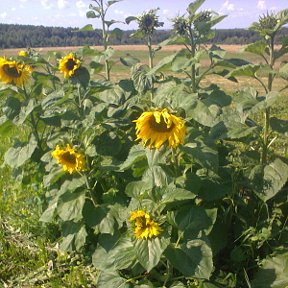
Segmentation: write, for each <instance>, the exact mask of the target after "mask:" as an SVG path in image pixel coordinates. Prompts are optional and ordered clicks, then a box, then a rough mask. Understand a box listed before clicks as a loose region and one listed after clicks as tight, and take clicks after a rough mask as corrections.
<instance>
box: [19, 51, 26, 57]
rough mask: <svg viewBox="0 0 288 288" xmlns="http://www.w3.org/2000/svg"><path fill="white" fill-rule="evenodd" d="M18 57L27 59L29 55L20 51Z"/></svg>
mask: <svg viewBox="0 0 288 288" xmlns="http://www.w3.org/2000/svg"><path fill="white" fill-rule="evenodd" d="M18 56H20V57H27V56H28V54H27V52H26V51H25V50H20V51H19V52H18Z"/></svg>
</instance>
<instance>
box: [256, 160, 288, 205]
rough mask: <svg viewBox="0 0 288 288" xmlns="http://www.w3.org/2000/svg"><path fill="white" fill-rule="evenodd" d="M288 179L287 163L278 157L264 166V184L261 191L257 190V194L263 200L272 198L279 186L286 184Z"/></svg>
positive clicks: (279, 188)
mask: <svg viewBox="0 0 288 288" xmlns="http://www.w3.org/2000/svg"><path fill="white" fill-rule="evenodd" d="M287 179H288V165H287V164H285V163H284V162H283V161H281V160H280V159H275V160H274V161H273V162H272V163H270V164H269V165H266V166H265V168H264V185H263V191H262V192H260V193H259V192H258V193H257V194H258V196H259V197H260V198H261V199H262V200H263V201H264V202H266V201H268V200H269V199H271V198H273V197H274V196H275V195H276V194H277V193H278V192H279V191H280V190H281V188H282V187H283V186H284V185H285V184H286V182H287Z"/></svg>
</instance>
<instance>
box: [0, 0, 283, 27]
mask: <svg viewBox="0 0 288 288" xmlns="http://www.w3.org/2000/svg"><path fill="white" fill-rule="evenodd" d="M191 2H192V0H141V1H139V0H123V1H121V2H119V3H116V4H114V5H113V6H111V7H110V9H109V14H108V15H107V19H108V20H111V19H114V20H119V21H124V19H125V18H126V17H128V16H131V15H140V14H141V13H142V12H143V11H147V10H149V9H154V8H157V7H159V8H160V10H159V12H158V15H159V18H160V20H161V21H163V22H164V23H165V25H164V27H163V28H164V29H169V28H171V22H170V21H169V19H171V18H173V17H175V16H177V15H182V14H184V13H185V12H186V8H187V7H188V5H189V3H191ZM93 3H95V2H93V1H92V0H1V10H0V23H9V24H31V25H43V26H61V27H83V26H85V25H87V24H92V25H93V27H94V28H100V23H99V20H97V19H87V18H86V12H87V11H88V10H89V4H93ZM285 8H288V0H206V2H205V3H204V4H203V5H202V6H201V10H213V11H216V12H217V13H219V14H225V15H228V17H227V18H226V19H224V20H223V21H222V22H221V23H220V24H218V26H216V28H248V27H249V26H250V24H251V23H252V22H253V21H257V19H258V17H259V15H262V14H263V13H266V12H267V11H273V12H277V11H279V10H282V9H285ZM114 27H119V28H121V29H134V28H135V26H133V25H129V26H128V25H124V24H115V25H114ZM112 28H113V26H112Z"/></svg>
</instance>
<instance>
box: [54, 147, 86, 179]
mask: <svg viewBox="0 0 288 288" xmlns="http://www.w3.org/2000/svg"><path fill="white" fill-rule="evenodd" d="M51 154H52V156H53V157H54V158H55V159H56V160H57V162H58V163H59V164H61V165H62V166H63V170H64V171H68V172H69V173H70V174H72V173H74V172H80V171H83V170H85V166H86V164H85V163H86V162H85V156H84V155H83V154H81V153H77V152H76V150H75V149H74V147H71V146H70V144H67V145H66V147H65V148H64V149H61V148H60V146H59V145H57V146H56V149H55V150H54V151H53V152H52V153H51Z"/></svg>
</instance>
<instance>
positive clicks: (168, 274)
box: [163, 261, 173, 287]
mask: <svg viewBox="0 0 288 288" xmlns="http://www.w3.org/2000/svg"><path fill="white" fill-rule="evenodd" d="M166 267H167V273H166V277H165V280H164V284H163V286H164V287H166V284H167V283H168V281H169V280H170V279H171V277H172V276H173V267H172V265H171V264H170V263H169V261H167V265H166Z"/></svg>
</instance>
